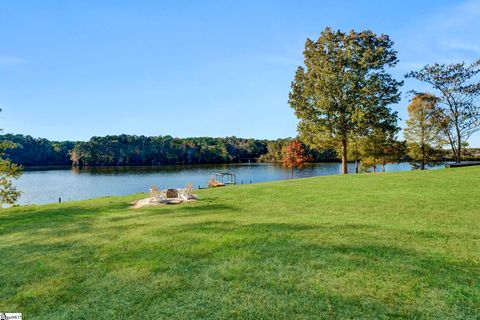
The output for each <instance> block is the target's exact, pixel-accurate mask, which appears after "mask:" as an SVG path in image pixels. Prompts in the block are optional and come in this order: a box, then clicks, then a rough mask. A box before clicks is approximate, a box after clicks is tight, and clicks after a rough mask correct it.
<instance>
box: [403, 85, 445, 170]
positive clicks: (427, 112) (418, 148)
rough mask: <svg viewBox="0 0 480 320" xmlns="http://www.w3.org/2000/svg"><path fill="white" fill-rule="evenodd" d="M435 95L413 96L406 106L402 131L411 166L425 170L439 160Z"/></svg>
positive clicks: (438, 128)
mask: <svg viewBox="0 0 480 320" xmlns="http://www.w3.org/2000/svg"><path fill="white" fill-rule="evenodd" d="M437 100H438V99H437V97H435V96H434V95H432V94H428V93H423V94H417V95H415V96H414V97H413V99H412V102H411V103H410V105H409V106H408V119H407V121H406V124H407V127H406V128H405V130H404V131H403V136H404V137H405V139H406V141H407V144H408V155H409V156H410V158H411V159H412V161H411V163H412V166H413V168H415V169H420V170H425V168H426V167H427V166H430V165H434V164H436V163H438V162H439V160H440V156H441V152H440V151H439V149H440V148H441V146H442V144H443V141H442V138H441V136H440V131H441V128H440V126H439V123H438V109H437Z"/></svg>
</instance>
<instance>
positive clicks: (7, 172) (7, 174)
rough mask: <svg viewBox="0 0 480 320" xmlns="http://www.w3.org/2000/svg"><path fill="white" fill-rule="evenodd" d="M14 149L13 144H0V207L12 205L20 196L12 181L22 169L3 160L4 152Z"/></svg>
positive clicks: (19, 174)
mask: <svg viewBox="0 0 480 320" xmlns="http://www.w3.org/2000/svg"><path fill="white" fill-rule="evenodd" d="M11 148H15V145H14V144H13V143H10V142H7V141H2V142H0V206H2V205H5V204H9V205H12V204H14V203H15V202H16V201H17V200H18V198H19V197H20V195H21V192H20V191H18V190H17V188H15V186H14V185H13V182H12V180H14V179H18V178H20V176H21V175H22V167H21V166H19V165H16V164H14V163H12V162H11V161H10V160H9V159H5V158H4V157H5V150H7V149H11Z"/></svg>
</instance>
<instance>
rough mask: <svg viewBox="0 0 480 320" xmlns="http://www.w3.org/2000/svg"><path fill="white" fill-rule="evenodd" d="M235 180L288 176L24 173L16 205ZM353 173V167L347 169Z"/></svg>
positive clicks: (315, 169)
mask: <svg viewBox="0 0 480 320" xmlns="http://www.w3.org/2000/svg"><path fill="white" fill-rule="evenodd" d="M385 169H386V171H402V170H410V165H409V164H408V163H399V164H389V165H387V166H386V168H385ZM222 171H226V172H233V173H236V174H237V183H242V182H243V183H244V184H248V183H257V182H265V181H273V180H284V179H290V170H288V169H285V168H282V166H281V165H278V164H258V163H252V164H223V165H189V166H182V165H175V166H154V167H93V168H82V169H78V168H70V167H68V168H50V169H49V168H39V169H28V170H26V171H25V172H24V174H23V176H22V177H21V178H20V179H19V180H18V181H17V182H16V186H17V187H18V188H19V189H20V190H21V191H22V192H23V194H22V197H21V198H20V200H19V202H18V203H19V204H41V203H51V202H58V198H59V197H61V198H62V201H72V200H81V199H90V198H95V197H102V196H112V195H114V196H120V195H128V194H132V193H138V192H147V191H148V189H149V187H150V186H151V185H153V184H155V185H157V186H158V187H159V188H161V189H166V188H183V187H184V186H185V185H186V184H187V183H193V185H194V187H195V188H197V187H198V186H201V187H206V186H207V182H208V180H209V178H210V177H212V176H213V175H215V173H216V172H222ZM340 171H341V168H340V164H339V163H315V164H309V165H307V166H306V167H305V168H304V169H303V170H301V171H296V172H295V177H296V178H303V177H313V176H325V175H333V174H339V173H340ZM349 171H350V172H354V171H355V168H354V164H350V165H349Z"/></svg>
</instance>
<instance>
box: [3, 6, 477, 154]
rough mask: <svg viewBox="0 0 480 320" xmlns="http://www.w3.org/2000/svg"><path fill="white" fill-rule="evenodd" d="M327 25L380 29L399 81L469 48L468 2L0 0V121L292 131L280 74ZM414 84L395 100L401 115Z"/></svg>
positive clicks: (78, 129) (94, 130) (149, 129)
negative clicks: (387, 40) (393, 51)
mask: <svg viewBox="0 0 480 320" xmlns="http://www.w3.org/2000/svg"><path fill="white" fill-rule="evenodd" d="M326 26H331V27H332V28H334V29H342V30H349V29H352V28H353V29H356V30H362V29H371V30H373V31H375V32H377V33H386V34H388V35H390V37H391V38H392V40H393V41H394V42H395V48H396V50H397V51H398V56H399V59H400V63H399V65H398V67H397V68H396V69H395V70H394V71H393V72H394V75H395V76H396V77H398V78H401V77H402V76H403V74H404V73H405V72H407V71H409V70H412V69H413V70H415V69H419V68H420V67H421V66H422V65H424V64H427V63H433V62H457V61H462V60H465V61H468V62H472V61H474V60H475V59H478V58H480V37H479V36H478V32H479V30H480V0H474V1H472V0H470V1H463V2H462V1H418V0H417V1H293V0H292V1H245V0H244V1H220V0H219V1H193V0H192V1H163V2H162V1H2V4H1V6H0V107H1V108H2V109H3V112H2V113H1V114H0V127H1V128H4V129H5V130H4V131H5V132H10V133H22V134H30V135H32V136H35V137H45V138H49V139H54V140H66V139H70V140H87V139H89V138H90V137H91V136H94V135H106V134H121V133H127V134H144V135H167V134H170V135H172V136H176V137H187V136H231V135H235V136H238V137H253V138H279V137H287V136H294V135H295V134H296V124H297V119H296V118H295V116H294V115H293V111H292V110H291V109H290V108H289V106H288V103H287V100H288V93H289V90H290V82H291V80H292V78H293V75H294V72H295V69H296V67H297V66H298V65H300V64H301V63H302V61H303V58H302V51H303V46H304V43H305V39H306V38H307V37H310V38H317V37H318V35H319V34H320V32H321V31H322V30H323V29H324V28H325V27H326ZM412 88H416V89H421V88H422V86H421V84H419V83H418V82H416V81H413V80H409V81H407V82H406V84H405V86H404V88H403V89H402V91H403V92H404V95H403V99H402V101H401V102H400V103H399V104H398V105H395V106H393V109H394V110H397V111H398V112H399V114H400V116H401V118H402V119H403V120H404V119H405V118H406V112H405V110H406V106H407V104H408V96H407V95H406V94H405V93H406V92H407V91H408V90H409V89H412ZM401 124H402V125H403V121H402V123H401ZM470 143H471V145H472V146H477V147H480V136H479V135H478V134H477V135H476V136H474V137H473V138H472V139H471V141H470Z"/></svg>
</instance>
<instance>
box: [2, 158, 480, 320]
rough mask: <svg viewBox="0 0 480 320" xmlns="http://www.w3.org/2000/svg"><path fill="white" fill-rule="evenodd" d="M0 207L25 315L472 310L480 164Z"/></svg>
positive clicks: (12, 282)
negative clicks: (190, 193) (142, 204)
mask: <svg viewBox="0 0 480 320" xmlns="http://www.w3.org/2000/svg"><path fill="white" fill-rule="evenodd" d="M198 193H199V195H200V197H201V200H200V201H198V202H196V203H190V204H184V205H178V206H165V207H156V208H145V209H137V210H134V209H130V208H129V203H130V202H131V201H132V200H134V199H138V198H141V197H142V196H144V195H132V196H128V197H110V198H101V199H95V200H89V201H81V202H72V203H64V204H58V205H57V204H55V205H46V206H25V207H19V208H12V209H8V210H2V211H0V256H1V259H0V311H7V312H23V316H24V318H25V319H126V318H133V319H137V318H138V319H226V318H239V319H312V318H315V319H317V318H319V319H321V318H325V319H331V318H338V319H346V318H352V319H354V318H356V319H367V318H375V319H382V318H418V319H423V318H429V319H444V318H452V319H453V318H455V319H458V318H463V319H476V318H480V316H479V315H480V167H470V168H458V169H440V170H434V171H426V172H401V173H385V174H361V175H350V176H330V177H318V178H309V179H298V180H293V181H282V182H273V183H264V184H257V185H245V186H233V187H226V188H218V189H211V190H201V191H200V192H198Z"/></svg>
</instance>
